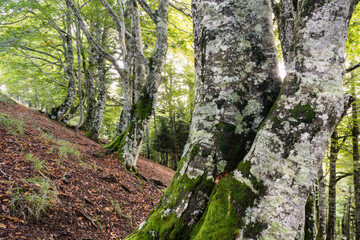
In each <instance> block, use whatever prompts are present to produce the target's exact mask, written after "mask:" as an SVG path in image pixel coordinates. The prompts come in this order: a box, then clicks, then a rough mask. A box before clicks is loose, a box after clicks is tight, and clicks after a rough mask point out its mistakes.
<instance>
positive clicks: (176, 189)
mask: <svg viewBox="0 0 360 240" xmlns="http://www.w3.org/2000/svg"><path fill="white" fill-rule="evenodd" d="M350 4H351V1H350V0H341V1H337V2H333V1H322V2H321V3H317V2H312V1H304V2H302V4H301V5H300V8H298V9H297V11H298V14H297V15H296V21H295V22H296V25H295V32H296V34H295V35H294V36H295V37H294V40H293V44H292V45H293V48H292V51H291V54H290V56H293V58H292V59H293V68H291V71H290V72H288V76H287V78H286V79H285V83H284V86H283V89H282V93H281V95H280V97H279V98H278V100H277V101H276V104H275V105H274V107H273V109H272V111H271V112H270V114H269V115H268V117H267V118H266V120H265V121H264V123H263V124H262V127H260V129H259V131H258V133H257V135H256V138H255V140H254V143H253V144H252V147H251V148H250V146H251V143H252V141H253V139H254V137H255V132H256V130H257V129H258V126H259V124H260V122H262V121H263V118H264V115H265V114H267V111H266V110H267V107H266V106H267V104H265V103H268V104H271V103H272V102H273V96H274V94H273V93H274V91H272V90H273V89H274V79H276V76H274V75H275V74H274V72H275V69H276V54H275V50H274V45H273V42H274V35H273V33H272V22H271V14H270V10H269V8H270V7H269V3H268V2H267V1H263V0H261V1H260V0H258V1H257V0H254V1H235V0H225V1H221V2H219V1H215V0H213V1H205V0H203V1H202V0H194V1H193V13H194V32H195V56H196V61H195V62H196V99H195V102H196V103H195V104H196V106H195V109H194V113H193V119H192V125H191V133H190V137H189V142H188V144H187V145H186V147H185V150H184V154H183V160H182V162H181V164H180V166H179V168H178V171H177V173H176V175H175V177H174V179H173V182H172V184H171V185H170V187H169V189H168V190H167V192H166V193H165V194H164V197H163V198H162V200H161V201H160V203H159V205H158V206H157V208H156V209H155V210H154V211H153V212H152V214H151V215H150V217H149V218H148V219H147V220H146V221H145V222H144V223H142V224H141V225H140V227H139V229H138V230H137V231H136V232H135V233H134V234H133V235H131V236H130V237H129V239H154V238H155V239H199V240H200V239H294V238H295V236H296V233H297V231H298V227H299V224H300V223H302V222H303V221H304V214H303V209H304V207H305V203H306V198H307V191H308V190H309V189H310V187H311V186H312V185H313V180H314V179H315V177H316V175H317V171H318V168H319V167H320V163H321V160H322V158H323V155H324V152H325V150H326V147H327V145H328V143H329V138H330V135H331V133H332V132H333V130H334V128H335V126H336V125H337V123H338V121H339V119H340V117H341V114H342V112H343V102H344V99H343V92H342V76H341V75H342V63H343V59H344V49H345V42H346V32H347V27H348V20H349V17H348V16H349V12H350ZM247 84H248V85H247ZM266 90H270V92H266ZM271 91H272V92H271ZM275 92H276V91H275ZM271 93H272V94H271ZM260 96H262V97H260ZM249 149H250V150H249ZM247 150H249V151H248V153H247Z"/></svg>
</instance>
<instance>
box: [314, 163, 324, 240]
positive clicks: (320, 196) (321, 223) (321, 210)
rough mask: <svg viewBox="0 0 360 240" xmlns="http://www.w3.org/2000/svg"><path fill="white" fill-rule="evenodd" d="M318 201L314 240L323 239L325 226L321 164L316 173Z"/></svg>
mask: <svg viewBox="0 0 360 240" xmlns="http://www.w3.org/2000/svg"><path fill="white" fill-rule="evenodd" d="M318 199H319V200H318V201H319V210H318V212H317V215H318V220H317V233H316V240H324V239H325V230H326V228H325V226H326V206H325V182H324V175H323V168H322V164H321V166H320V168H319V172H318Z"/></svg>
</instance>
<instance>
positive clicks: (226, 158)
mask: <svg viewBox="0 0 360 240" xmlns="http://www.w3.org/2000/svg"><path fill="white" fill-rule="evenodd" d="M193 7H194V13H195V15H194V34H195V66H196V72H195V74H196V78H195V82H196V93H195V108H194V111H193V117H192V123H191V130H190V136H189V139H188V143H187V144H186V146H185V150H184V154H183V156H182V161H181V163H180V165H179V167H178V169H179V170H178V172H177V174H176V176H175V177H174V179H173V182H172V184H171V186H170V187H169V190H168V191H167V192H166V193H165V195H164V197H163V199H162V201H161V203H160V204H159V206H158V207H157V209H156V210H155V211H154V212H153V214H152V215H151V216H150V218H149V219H148V220H147V222H146V224H145V225H144V226H143V227H142V228H140V229H139V230H138V231H137V232H135V233H134V235H132V236H131V237H130V239H137V238H140V237H145V236H147V233H148V232H151V231H154V232H156V233H157V234H159V239H188V238H190V235H191V231H192V230H193V228H194V226H195V225H196V223H198V221H199V220H200V218H201V216H202V214H203V213H204V211H205V208H206V206H207V202H208V200H209V198H210V195H211V192H212V190H213V188H214V186H215V182H216V181H217V180H218V179H219V178H221V177H222V176H224V175H226V174H227V173H229V172H231V171H232V170H233V169H234V168H236V166H237V164H238V163H239V161H240V160H241V159H242V158H244V157H245V154H246V153H247V151H248V150H249V149H250V147H251V143H252V141H253V140H254V137H255V134H256V130H257V128H258V127H259V125H260V124H261V122H262V121H263V120H264V118H265V117H266V115H267V113H268V111H269V109H270V107H271V106H272V104H273V103H274V101H275V99H276V97H277V94H278V92H279V87H280V79H279V77H278V74H277V71H276V69H277V59H276V50H275V44H274V36H273V33H272V22H271V15H270V12H269V8H268V5H267V4H263V1H256V3H254V4H250V6H247V4H246V2H245V1H241V2H238V1H224V3H222V4H219V5H217V4H216V3H213V4H211V3H206V2H205V3H204V4H200V1H196V2H194V4H193ZM204 12H206V13H207V14H206V15H204V14H203V13H204ZM249 12H251V13H252V14H249V15H248V14H247V13H249ZM219 13H220V15H219ZM220 26H222V27H221V28H220ZM253 26H257V28H256V29H252V27H253ZM263 33H265V34H264V35H263ZM234 49H236V51H234ZM250 89H251V91H249V90H250ZM243 120H244V121H243ZM239 123H240V124H239ZM229 190H230V189H229ZM227 192H228V191H226V192H224V193H223V195H224V196H225V197H226V199H227V197H228V193H227ZM226 205H227V203H225V205H224V206H226ZM223 208H224V207H221V209H222V210H224V211H225V212H228V209H223ZM223 220H224V222H227V220H226V221H225V219H223ZM229 221H230V220H229ZM235 222H237V220H235ZM219 229H221V227H220V228H219ZM219 229H218V230H216V231H218V233H216V234H219V235H221V234H223V231H222V230H219ZM227 230H228V229H224V231H227ZM230 232H231V231H230ZM225 236H226V235H225ZM203 239H208V238H206V237H205V238H203ZM210 239H211V237H210ZM222 239H227V238H226V237H224V238H223V237H222Z"/></svg>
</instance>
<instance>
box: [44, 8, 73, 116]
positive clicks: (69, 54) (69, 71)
mask: <svg viewBox="0 0 360 240" xmlns="http://www.w3.org/2000/svg"><path fill="white" fill-rule="evenodd" d="M71 26H72V19H71V16H70V15H69V14H67V15H66V34H65V35H64V34H63V33H60V36H61V38H62V39H63V40H64V41H65V44H66V47H65V51H66V64H67V65H66V70H65V72H66V77H67V78H68V81H69V84H68V92H67V95H66V97H65V99H64V101H63V103H62V104H61V105H60V106H57V107H55V108H53V109H51V110H50V112H49V113H48V117H49V118H51V119H53V120H56V121H59V120H61V118H62V117H63V116H64V115H65V114H66V113H67V112H68V111H69V109H70V108H71V107H72V105H73V104H74V102H75V90H76V81H75V77H74V53H73V44H72V30H71V29H72V27H71Z"/></svg>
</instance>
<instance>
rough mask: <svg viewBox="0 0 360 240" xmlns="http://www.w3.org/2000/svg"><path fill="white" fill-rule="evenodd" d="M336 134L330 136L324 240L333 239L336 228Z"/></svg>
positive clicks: (337, 147)
mask: <svg viewBox="0 0 360 240" xmlns="http://www.w3.org/2000/svg"><path fill="white" fill-rule="evenodd" d="M338 149H339V146H338V136H337V133H336V131H334V133H333V134H332V136H331V145H330V156H329V161H330V169H329V173H330V174H329V175H330V176H329V194H328V218H327V224H326V240H335V234H336V232H335V230H336V160H337V155H338V152H339V150H338Z"/></svg>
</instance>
